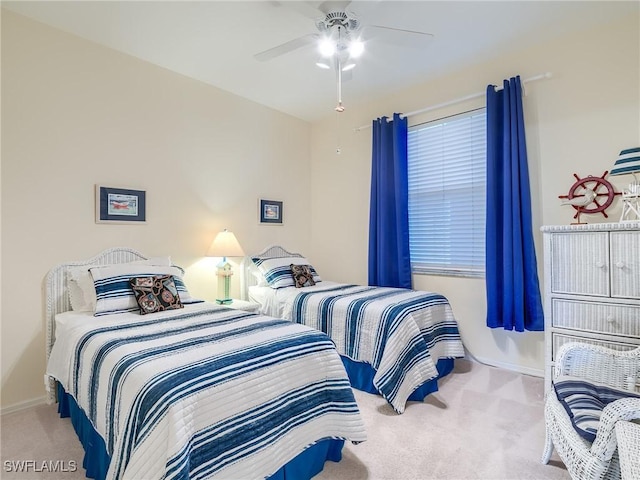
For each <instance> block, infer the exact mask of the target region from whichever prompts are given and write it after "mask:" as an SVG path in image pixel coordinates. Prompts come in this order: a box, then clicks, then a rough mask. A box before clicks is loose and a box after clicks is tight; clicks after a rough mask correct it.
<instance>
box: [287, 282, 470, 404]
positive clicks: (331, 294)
mask: <svg viewBox="0 0 640 480" xmlns="http://www.w3.org/2000/svg"><path fill="white" fill-rule="evenodd" d="M291 317H292V319H294V320H295V321H296V322H298V323H303V324H304V325H307V326H310V327H313V328H316V329H318V330H320V331H322V332H325V333H327V334H328V335H329V336H330V337H331V339H332V340H333V341H334V342H335V344H336V349H337V350H338V352H339V353H340V354H341V355H344V356H346V357H349V358H350V359H352V360H356V361H359V362H366V363H369V364H370V365H372V366H373V368H374V369H375V370H376V374H375V376H374V379H373V384H374V386H375V387H376V388H377V389H378V391H379V392H380V394H381V395H382V396H383V397H384V398H386V399H387V401H388V402H389V403H390V404H391V406H392V407H393V408H394V409H395V410H396V411H397V412H399V413H402V412H403V411H404V409H405V404H406V402H407V399H408V398H409V396H410V395H411V393H412V392H413V391H414V390H415V389H416V388H418V387H419V386H421V385H422V384H423V383H425V382H426V381H428V380H431V379H433V378H435V377H437V375H438V371H437V369H436V363H437V361H438V360H439V359H441V358H460V357H463V356H464V349H463V346H462V341H461V339H460V333H459V332H458V324H457V322H456V320H455V318H454V316H453V312H452V310H451V306H450V305H449V302H448V301H447V299H446V298H445V297H443V296H442V295H439V294H436V293H430V292H420V291H416V290H407V289H401V288H386V287H364V286H358V285H340V286H336V287H332V288H329V289H324V290H317V291H308V292H302V293H299V294H298V295H297V296H296V297H295V299H294V301H293V307H292V310H291Z"/></svg>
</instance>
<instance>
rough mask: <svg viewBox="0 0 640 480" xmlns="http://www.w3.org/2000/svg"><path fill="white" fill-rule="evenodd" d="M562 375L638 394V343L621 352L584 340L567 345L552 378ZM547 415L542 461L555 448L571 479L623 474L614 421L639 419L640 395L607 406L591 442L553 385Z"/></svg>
mask: <svg viewBox="0 0 640 480" xmlns="http://www.w3.org/2000/svg"><path fill="white" fill-rule="evenodd" d="M561 375H570V376H572V377H578V378H580V379H584V380H587V381H589V382H597V383H602V384H606V385H608V386H611V387H614V388H618V389H624V390H629V391H630V392H635V393H638V387H637V383H638V380H640V378H639V377H640V348H636V349H634V350H628V351H617V350H611V349H608V348H604V347H601V346H597V345H591V344H584V343H567V344H564V345H563V346H562V347H561V348H560V349H559V351H558V355H557V357H556V362H555V369H554V374H553V379H554V381H555V380H556V379H558V377H560V376H561ZM544 414H545V425H546V441H545V447H544V453H543V456H542V463H544V464H546V463H548V462H549V459H550V458H551V454H552V452H553V449H554V447H555V449H556V451H557V452H558V455H559V456H560V458H561V459H562V461H563V462H564V464H565V465H566V467H567V470H568V471H569V474H570V475H571V478H573V479H576V480H577V479H579V480H586V479H619V478H621V473H620V462H619V459H618V452H617V442H616V435H615V425H616V422H617V421H619V420H631V419H634V418H640V399H638V398H631V397H629V398H622V399H620V400H616V401H613V402H611V403H609V404H608V405H606V406H605V408H604V409H603V410H602V415H601V417H600V422H599V425H598V430H597V434H596V436H595V440H594V441H593V443H591V442H589V441H588V440H586V439H584V438H583V437H582V436H580V435H579V434H578V433H577V431H576V429H575V428H574V427H573V425H572V422H571V419H570V418H569V415H568V414H567V411H566V409H565V407H564V406H563V405H562V404H561V403H560V401H559V400H558V397H557V396H556V393H555V391H554V390H553V389H551V390H550V391H549V393H548V394H547V398H546V401H545V407H544Z"/></svg>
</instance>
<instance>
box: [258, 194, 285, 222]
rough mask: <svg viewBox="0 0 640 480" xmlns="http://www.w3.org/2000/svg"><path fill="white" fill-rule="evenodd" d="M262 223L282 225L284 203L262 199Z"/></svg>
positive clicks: (260, 208)
mask: <svg viewBox="0 0 640 480" xmlns="http://www.w3.org/2000/svg"><path fill="white" fill-rule="evenodd" d="M259 212H260V223H262V224H267V225H282V202H280V201H278V200H263V199H260V205H259Z"/></svg>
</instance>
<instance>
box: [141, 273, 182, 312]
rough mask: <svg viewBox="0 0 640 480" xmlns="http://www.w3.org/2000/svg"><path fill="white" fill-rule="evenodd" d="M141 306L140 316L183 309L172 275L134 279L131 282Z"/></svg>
mask: <svg viewBox="0 0 640 480" xmlns="http://www.w3.org/2000/svg"><path fill="white" fill-rule="evenodd" d="M129 283H131V288H132V289H133V293H134V295H135V296H136V301H137V302H138V305H139V306H140V314H141V315H145V314H147V313H153V312H162V311H164V310H173V309H176V308H183V306H182V302H180V296H179V295H178V289H177V288H176V284H175V281H174V279H173V276H171V275H162V276H157V277H134V278H131V279H130V280H129Z"/></svg>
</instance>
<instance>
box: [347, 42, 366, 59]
mask: <svg viewBox="0 0 640 480" xmlns="http://www.w3.org/2000/svg"><path fill="white" fill-rule="evenodd" d="M363 52H364V43H362V42H361V41H360V40H354V41H353V42H351V43H350V44H349V56H350V57H351V58H358V57H359V56H360V55H362V53H363Z"/></svg>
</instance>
